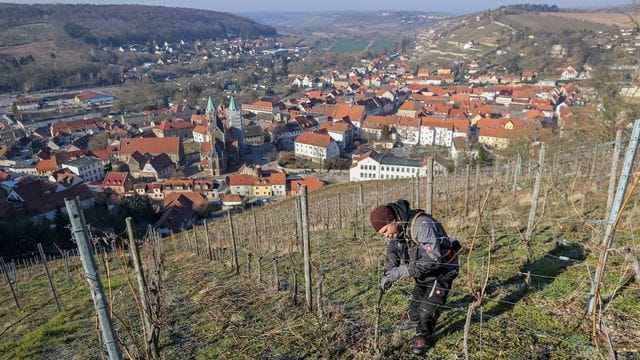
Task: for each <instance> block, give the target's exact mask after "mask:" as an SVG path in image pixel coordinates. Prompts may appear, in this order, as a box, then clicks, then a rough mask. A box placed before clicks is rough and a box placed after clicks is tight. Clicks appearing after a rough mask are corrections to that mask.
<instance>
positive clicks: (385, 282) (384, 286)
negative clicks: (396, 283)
mask: <svg viewBox="0 0 640 360" xmlns="http://www.w3.org/2000/svg"><path fill="white" fill-rule="evenodd" d="M391 286H393V281H391V280H389V278H388V277H386V276H383V277H382V281H380V289H381V290H382V292H387V290H389V289H390V288H391Z"/></svg>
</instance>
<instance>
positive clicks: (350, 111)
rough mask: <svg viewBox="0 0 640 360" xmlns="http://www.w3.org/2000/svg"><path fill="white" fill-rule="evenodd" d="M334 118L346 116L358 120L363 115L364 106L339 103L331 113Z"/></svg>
mask: <svg viewBox="0 0 640 360" xmlns="http://www.w3.org/2000/svg"><path fill="white" fill-rule="evenodd" d="M332 116H333V118H334V119H343V118H345V117H348V118H349V119H350V120H352V121H360V120H362V117H363V116H364V106H363V105H351V106H350V105H349V104H346V103H339V104H338V107H337V108H336V110H335V113H333V115H332Z"/></svg>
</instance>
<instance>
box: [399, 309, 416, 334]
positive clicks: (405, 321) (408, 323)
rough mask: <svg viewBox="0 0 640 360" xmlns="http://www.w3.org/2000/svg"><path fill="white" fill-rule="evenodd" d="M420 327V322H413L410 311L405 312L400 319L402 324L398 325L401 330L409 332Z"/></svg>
mask: <svg viewBox="0 0 640 360" xmlns="http://www.w3.org/2000/svg"><path fill="white" fill-rule="evenodd" d="M417 326H418V320H411V317H410V316H409V311H408V310H407V311H405V312H404V313H403V314H402V317H401V318H400V322H399V323H398V324H397V325H396V328H398V329H399V330H409V329H413V328H415V327H417Z"/></svg>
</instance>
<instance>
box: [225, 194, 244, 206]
mask: <svg viewBox="0 0 640 360" xmlns="http://www.w3.org/2000/svg"><path fill="white" fill-rule="evenodd" d="M222 206H224V207H225V208H227V209H229V208H235V207H238V206H242V196H241V195H238V194H226V195H225V196H223V197H222Z"/></svg>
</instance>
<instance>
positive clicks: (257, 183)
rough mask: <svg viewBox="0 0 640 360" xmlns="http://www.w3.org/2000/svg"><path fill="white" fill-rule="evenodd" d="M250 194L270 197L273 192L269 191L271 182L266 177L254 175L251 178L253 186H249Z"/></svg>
mask: <svg viewBox="0 0 640 360" xmlns="http://www.w3.org/2000/svg"><path fill="white" fill-rule="evenodd" d="M251 195H252V196H255V197H271V196H273V192H272V191H271V183H270V182H269V178H268V177H260V176H259V177H255V178H254V179H253V187H252V188H251Z"/></svg>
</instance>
